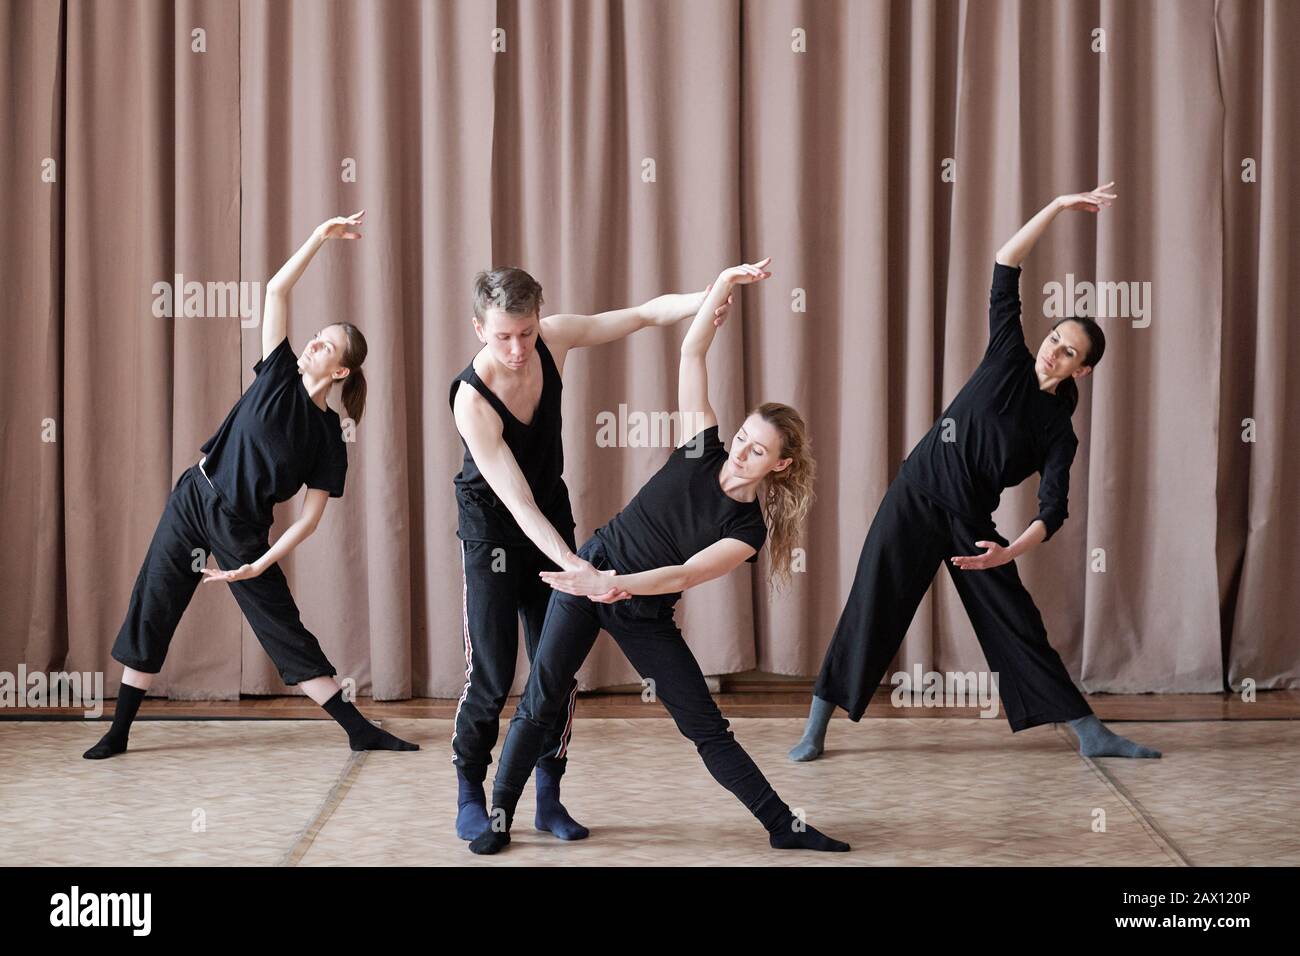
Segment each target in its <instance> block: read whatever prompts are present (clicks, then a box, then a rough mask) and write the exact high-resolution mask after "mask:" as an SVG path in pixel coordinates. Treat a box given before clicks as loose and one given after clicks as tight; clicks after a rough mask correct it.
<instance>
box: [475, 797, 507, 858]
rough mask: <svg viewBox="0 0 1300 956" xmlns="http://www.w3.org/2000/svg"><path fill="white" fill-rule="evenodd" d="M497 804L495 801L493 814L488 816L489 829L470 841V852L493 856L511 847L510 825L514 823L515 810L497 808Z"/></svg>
mask: <svg viewBox="0 0 1300 956" xmlns="http://www.w3.org/2000/svg"><path fill="white" fill-rule="evenodd" d="M495 803H496V802H495V801H493V807H492V812H491V813H490V814H488V828H487V829H486V830H484V831H483V832H482V833H480V834H479V835H478V836H476V837H475V838H474V839H472V840H470V841H469V852H471V853H477V854H479V855H480V856H491V855H492V854H493V853H500V852H501V851H502V850H504V849H505V848H506V847H507V846H509V845H510V824H511V823H513V822H514V817H515V814H514V810H513V809H507V808H506V807H501V806H496V805H495Z"/></svg>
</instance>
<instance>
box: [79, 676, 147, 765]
mask: <svg viewBox="0 0 1300 956" xmlns="http://www.w3.org/2000/svg"><path fill="white" fill-rule="evenodd" d="M144 694H145V692H144V691H143V690H141V689H140V688H139V687H132V686H131V685H130V684H127V683H123V684H122V686H121V689H119V690H118V692H117V706H115V707H114V708H113V726H112V727H110V728H109V730H108V733H106V734H104V736H103V737H100V738H99V743H97V744H95V746H93V747H91V748H90V749H89V750H87V751H86V752H85V753H84V754H82V756H83V757H85V758H86V759H87V760H102V759H103V758H105V757H111V756H113V755H114V754H120V753H122V752H123V751H125V750H126V738H127V736H128V735H129V734H130V733H131V722H132V721H133V720H135V715H136V712H137V711H138V710H139V709H140V701H142V700H144Z"/></svg>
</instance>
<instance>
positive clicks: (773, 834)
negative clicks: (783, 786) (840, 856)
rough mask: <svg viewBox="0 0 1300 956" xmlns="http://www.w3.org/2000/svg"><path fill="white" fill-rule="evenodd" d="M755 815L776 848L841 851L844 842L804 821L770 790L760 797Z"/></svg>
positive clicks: (845, 849)
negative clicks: (832, 837) (833, 838)
mask: <svg viewBox="0 0 1300 956" xmlns="http://www.w3.org/2000/svg"><path fill="white" fill-rule="evenodd" d="M753 814H754V816H756V817H758V819H759V821H760V822H761V823H762V824H763V826H764V827H766V828H767V842H768V843H769V844H770V845H771V847H772V848H773V849H776V850H822V851H824V852H831V853H844V852H845V851H847V850H848V849H849V845H848V844H847V843H841V842H840V841H839V840H832V839H831V838H830V837H828V836H827V835H826V834H824V833H822V832H821V831H820V830H818V829H817V828H816V827H814V826H812V825H811V824H809V823H805V822H804V821H803V819H802V818H800V817H798V816H796V815H795V814H794V813H793V812H792V811H791V810H790V807H789V806H788V805H787V804H786V803H785V801H784V800H782V799H781V798H780V797H778V796H777V795H776V792H775V791H773V792H772V793H769V794H768V795H767V796H765V797H764V798H763V799H762V800H760V801H759V803H758V806H757V807H756V808H755V809H754V810H753Z"/></svg>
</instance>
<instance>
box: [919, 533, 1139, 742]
mask: <svg viewBox="0 0 1300 956" xmlns="http://www.w3.org/2000/svg"><path fill="white" fill-rule="evenodd" d="M953 527H954V540H953V547H954V551H953V554H978V553H980V551H981V550H982V549H980V548H978V547H976V545H975V540H976V539H979V540H984V539H988V540H996V541H998V543H999V544H1002V545H1003V546H1006V544H1008V542H1007V540H1006V539H1005V538H1002V537H1000V536H999V535H997V533H996V532H993V531H989V530H987V529H984V530H982V531H981V529H978V528H969V527H966V526H965V525H964V524H963V523H962V522H957V521H954V524H953ZM945 566H946V567H947V568H948V572H949V574H950V575H951V576H952V580H953V584H954V585H955V586H956V588H957V593H958V595H960V597H961V601H962V605H963V606H964V607H965V609H966V613H967V615H968V616H969V617H970V620H971V625H972V626H973V627H974V629H975V635H976V637H978V638H979V642H980V646H981V647H982V648H983V649H984V656H985V658H986V659H987V660H988V663H989V667H990V669H991V670H992V671H993V673H994V674H996V675H997V689H998V696H999V697H1000V699H1001V701H1002V704H1003V706H1005V707H1006V716H1007V721H1008V723H1010V725H1011V729H1012V731H1013V732H1015V731H1020V730H1025V729H1027V728H1029V727H1035V726H1037V725H1039V724H1045V723H1053V722H1058V723H1059V722H1067V723H1069V724H1070V726H1071V727H1072V728H1073V729H1074V730H1075V732H1076V733H1077V734H1078V736H1079V749H1080V752H1081V753H1084V754H1086V755H1087V756H1115V757H1159V756H1160V753H1159V751H1156V750H1151V749H1149V748H1147V747H1143V746H1141V745H1139V744H1135V743H1133V742H1132V741H1131V740H1127V739H1125V738H1123V737H1120V736H1117V735H1116V734H1113V733H1111V732H1110V731H1109V730H1107V729H1106V728H1105V726H1104V725H1103V724H1102V723H1101V721H1100V720H1098V719H1097V717H1096V715H1095V714H1093V712H1092V708H1091V707H1089V706H1088V702H1087V701H1086V700H1084V698H1083V695H1082V694H1081V693H1079V689H1078V688H1077V687H1076V686H1075V684H1074V681H1073V680H1072V679H1071V678H1070V673H1069V671H1067V670H1066V669H1065V664H1064V663H1063V662H1062V660H1061V655H1060V654H1058V653H1057V652H1056V650H1055V649H1054V648H1053V647H1052V645H1051V644H1050V643H1048V640H1047V629H1046V628H1045V627H1044V626H1043V619H1042V615H1041V614H1039V612H1038V608H1037V606H1036V605H1035V604H1034V600H1033V598H1032V597H1031V596H1030V594H1029V592H1028V591H1027V590H1026V589H1025V586H1024V584H1023V583H1021V580H1020V574H1019V572H1018V571H1017V570H1016V565H1015V562H1014V561H1011V562H1008V563H1007V564H1003V565H1000V566H999V567H996V568H988V569H986V570H982V571H965V570H962V569H961V568H958V567H955V566H954V565H953V564H952V563H951V562H945Z"/></svg>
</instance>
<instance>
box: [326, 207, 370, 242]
mask: <svg viewBox="0 0 1300 956" xmlns="http://www.w3.org/2000/svg"><path fill="white" fill-rule="evenodd" d="M365 214H366V211H365V210H364V209H363V210H361V211H360V212H354V213H353V214H352V215H350V216H335V217H334V218H333V219H326V220H325V221H324V222H322V223H321V224H320V225H319V226H317V227H316V235H318V236H320V237H321V238H322V239H360V238H361V233H359V232H353V231H352V230H351V229H350V228H349V227H350V226H360V225H361V218H362V217H363V216H364V215H365Z"/></svg>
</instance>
